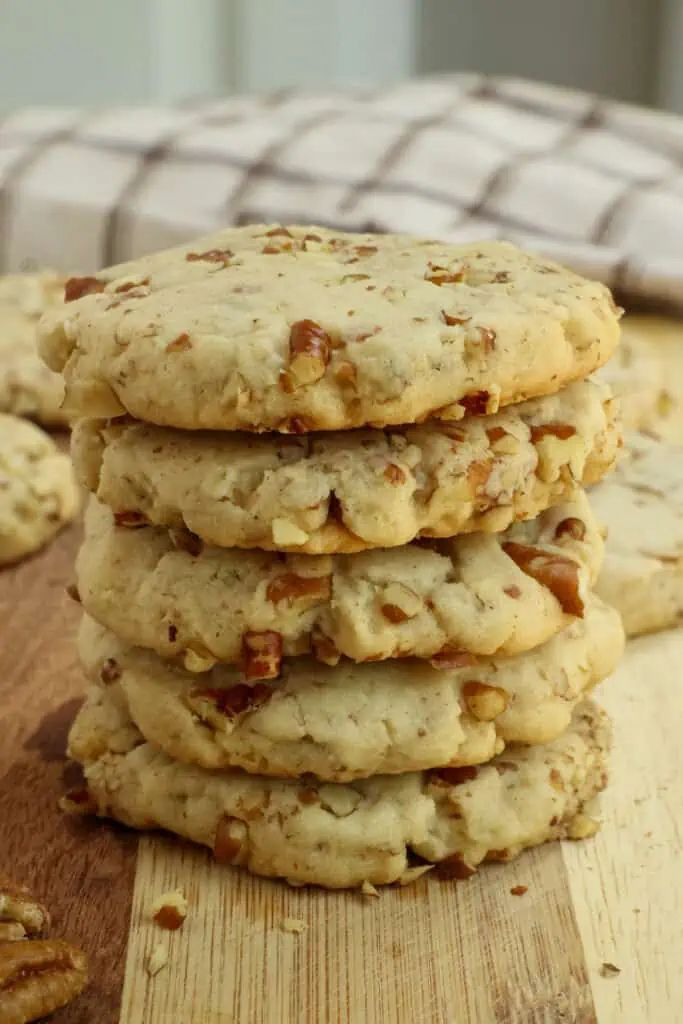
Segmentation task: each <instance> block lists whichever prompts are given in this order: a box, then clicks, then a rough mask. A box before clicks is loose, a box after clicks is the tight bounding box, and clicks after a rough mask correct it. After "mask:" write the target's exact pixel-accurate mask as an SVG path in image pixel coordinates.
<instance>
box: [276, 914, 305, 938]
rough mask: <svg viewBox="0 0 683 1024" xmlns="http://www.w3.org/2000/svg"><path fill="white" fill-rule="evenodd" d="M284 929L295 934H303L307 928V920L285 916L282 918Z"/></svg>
mask: <svg viewBox="0 0 683 1024" xmlns="http://www.w3.org/2000/svg"><path fill="white" fill-rule="evenodd" d="M282 930H283V932H292V933H294V934H295V935H301V933H302V932H304V931H305V930H306V922H305V921H302V920H301V919H300V918H298V917H284V918H283V919H282Z"/></svg>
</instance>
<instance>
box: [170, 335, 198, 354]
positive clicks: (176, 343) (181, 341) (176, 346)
mask: <svg viewBox="0 0 683 1024" xmlns="http://www.w3.org/2000/svg"><path fill="white" fill-rule="evenodd" d="M190 348H192V342H191V341H190V335H189V334H188V333H187V331H183V333H182V334H179V335H178V337H177V338H174V339H173V341H169V343H168V345H167V346H166V351H167V352H187V350H188V349H190Z"/></svg>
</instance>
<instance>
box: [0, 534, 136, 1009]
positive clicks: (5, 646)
mask: <svg viewBox="0 0 683 1024" xmlns="http://www.w3.org/2000/svg"><path fill="white" fill-rule="evenodd" d="M78 539H79V537H78V530H77V529H76V528H72V529H71V530H69V531H66V532H65V533H63V534H62V535H61V536H60V537H59V538H58V539H57V541H56V542H55V543H54V544H53V545H52V546H51V547H50V548H49V549H48V550H47V551H44V552H43V553H41V554H40V555H38V556H36V557H35V558H32V559H30V560H29V561H27V562H24V563H22V564H21V565H19V566H17V567H16V568H13V569H9V570H4V571H3V572H1V573H0V622H1V623H2V634H1V643H0V737H1V740H0V868H2V869H3V870H5V871H6V872H7V874H9V875H10V876H12V877H14V878H16V879H17V880H19V881H22V882H24V883H26V884H27V885H29V886H30V887H31V889H32V890H33V891H34V892H35V893H36V895H37V896H39V897H40V898H41V899H42V900H43V901H44V902H45V903H46V904H47V906H48V907H49V909H50V911H51V913H52V918H53V934H55V935H60V936H63V937H65V938H69V939H71V940H72V941H74V942H76V943H77V944H78V945H80V946H82V947H83V948H84V949H85V950H86V952H87V953H88V955H89V958H90V967H91V976H92V979H93V980H92V982H91V984H90V986H89V988H88V989H87V990H86V992H85V993H84V994H83V996H81V998H80V999H78V1000H76V1002H74V1003H73V1004H72V1005H71V1006H70V1007H67V1008H66V1009H65V1010H63V1011H61V1013H59V1014H56V1015H55V1016H54V1018H53V1020H54V1022H55V1024H114V1022H116V1021H118V1019H119V1006H120V997H121V988H122V983H123V968H124V955H125V950H126V941H127V935H128V921H129V917H130V906H131V898H132V893H133V880H134V874H135V852H136V847H137V840H136V837H135V836H134V835H133V834H131V833H128V832H126V831H125V830H123V829H119V828H117V827H116V826H113V825H112V826H109V825H105V826H104V827H102V825H99V824H97V823H95V822H86V821H81V820H80V819H77V820H74V819H69V818H66V817H65V816H64V815H63V814H62V813H61V811H60V810H59V809H58V807H57V801H58V798H59V796H60V795H61V794H62V793H63V792H64V789H65V781H64V773H65V769H66V759H65V754H64V750H65V745H66V734H67V731H68V728H69V725H70V723H71V720H72V718H73V716H74V713H75V710H76V708H77V707H78V704H79V703H80V695H81V693H82V690H83V678H82V673H81V672H80V669H79V668H78V665H77V663H76V654H75V649H74V644H73V632H74V629H75V625H76V622H77V620H78V615H79V612H78V608H77V606H76V605H75V604H74V603H73V601H71V600H70V599H69V598H68V597H67V596H66V594H65V592H64V588H65V586H66V584H67V583H68V582H69V581H70V580H71V579H72V578H73V568H72V567H73V559H74V554H75V551H76V547H77V543H78Z"/></svg>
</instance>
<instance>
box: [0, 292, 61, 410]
mask: <svg viewBox="0 0 683 1024" xmlns="http://www.w3.org/2000/svg"><path fill="white" fill-rule="evenodd" d="M64 280H65V279H64V277H61V276H60V275H58V274H52V273H48V272H46V273H42V274H8V275H6V276H4V277H0V412H4V413H13V414H14V415H15V416H25V417H26V418H27V419H31V420H35V421H36V422H38V423H41V424H42V425H43V426H46V427H59V426H66V425H67V422H68V421H67V417H66V414H65V413H64V411H63V410H62V408H61V405H62V401H63V399H64V385H63V383H62V381H61V380H60V378H59V376H58V375H57V374H56V373H53V372H52V371H51V370H49V369H48V368H47V366H46V365H45V363H44V362H43V361H42V359H41V358H40V356H39V355H38V321H39V320H40V317H41V315H42V314H43V313H44V312H45V310H47V309H50V308H58V307H59V306H61V305H62V303H63V299H64Z"/></svg>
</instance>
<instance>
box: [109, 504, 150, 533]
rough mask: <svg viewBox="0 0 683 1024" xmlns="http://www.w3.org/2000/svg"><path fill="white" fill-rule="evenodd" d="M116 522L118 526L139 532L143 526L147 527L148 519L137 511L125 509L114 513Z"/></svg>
mask: <svg viewBox="0 0 683 1024" xmlns="http://www.w3.org/2000/svg"><path fill="white" fill-rule="evenodd" d="M114 522H115V523H116V525H117V526H125V527H127V528H128V529H130V530H138V529H139V528H140V527H141V526H147V525H148V523H147V517H146V516H145V515H144V513H142V512H138V511H136V510H135V509H124V510H123V511H121V512H114Z"/></svg>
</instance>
